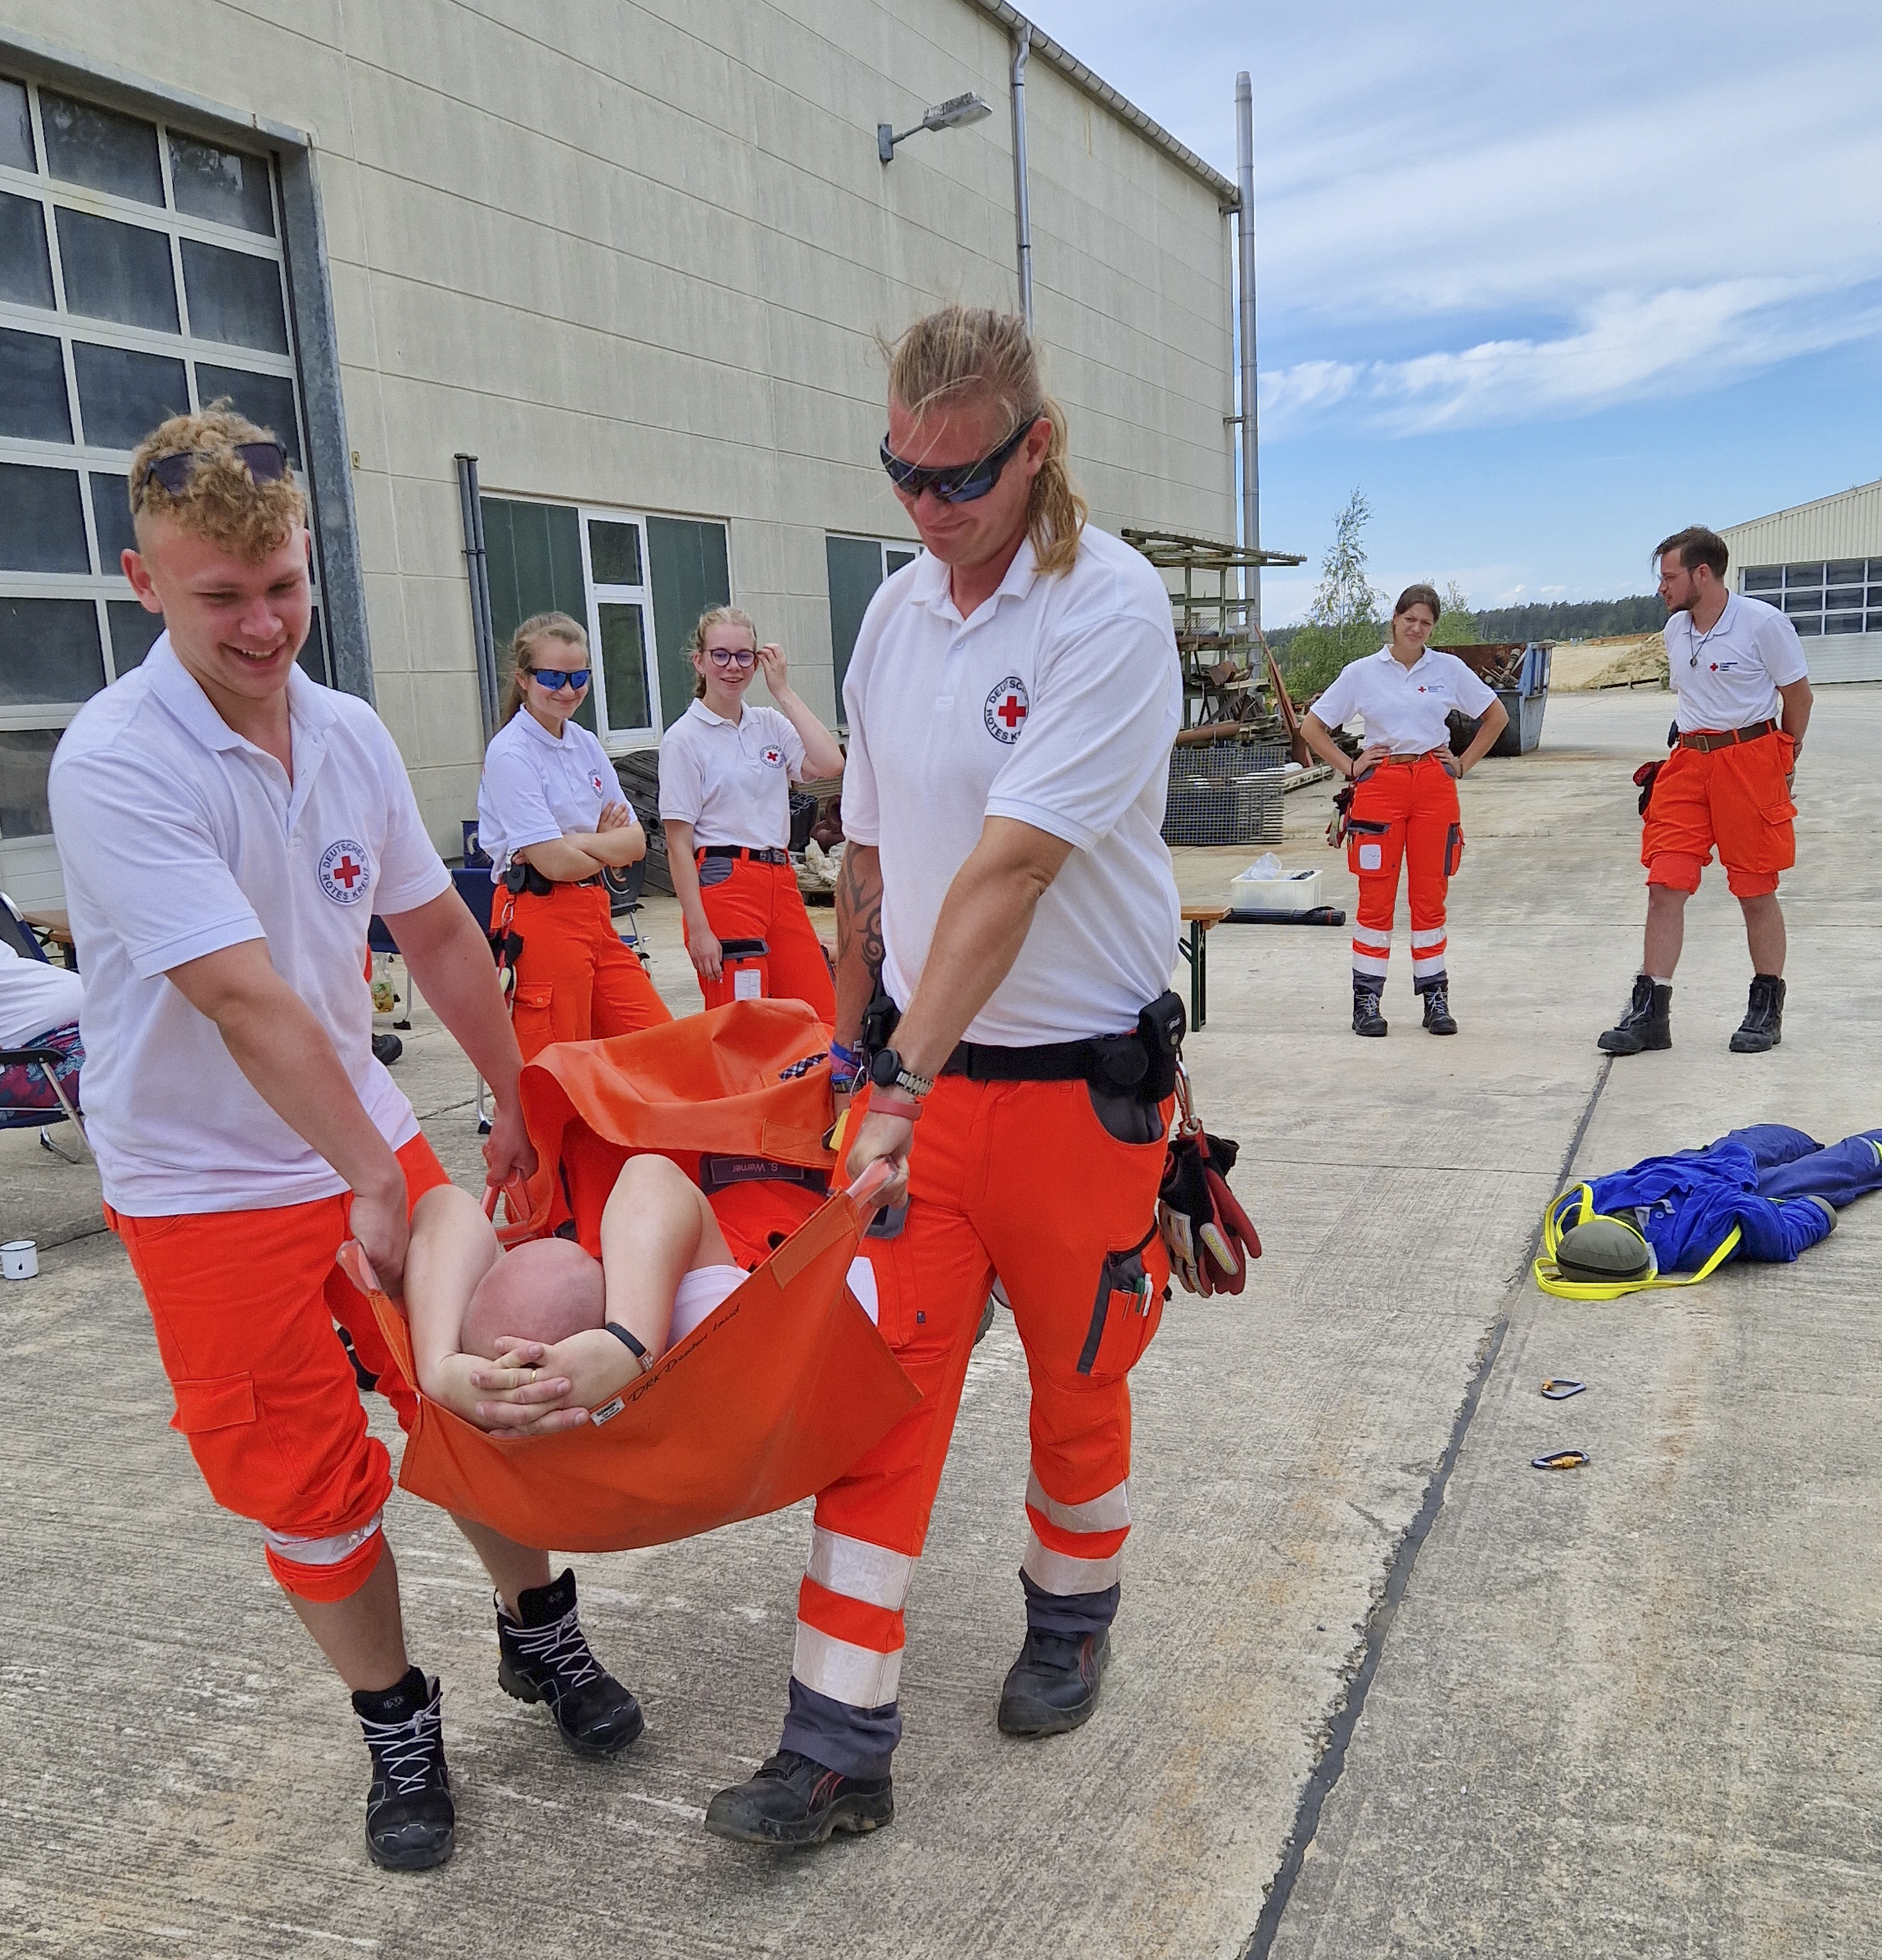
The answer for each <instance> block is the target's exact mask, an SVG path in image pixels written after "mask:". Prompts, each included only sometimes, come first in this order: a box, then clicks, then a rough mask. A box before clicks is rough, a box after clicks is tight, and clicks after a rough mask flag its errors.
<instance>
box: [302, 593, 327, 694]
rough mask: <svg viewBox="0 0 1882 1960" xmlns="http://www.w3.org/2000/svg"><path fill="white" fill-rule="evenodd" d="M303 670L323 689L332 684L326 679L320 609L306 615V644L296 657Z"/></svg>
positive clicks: (325, 654) (325, 658)
mask: <svg viewBox="0 0 1882 1960" xmlns="http://www.w3.org/2000/svg"><path fill="white" fill-rule="evenodd" d="M298 659H299V662H300V664H301V667H302V669H303V671H304V672H305V673H306V674H307V675H308V676H309V677H310V678H311V679H313V680H318V682H319V683H320V685H322V686H323V687H328V686H330V685H332V683H331V682H330V681H329V680H328V678H327V635H326V634H324V633H323V632H322V631H321V629H320V608H318V606H317V607H315V608H314V609H313V612H311V613H308V637H307V644H306V645H305V646H303V648H302V649H301V650H300V653H299V654H298Z"/></svg>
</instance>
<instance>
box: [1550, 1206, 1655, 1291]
mask: <svg viewBox="0 0 1882 1960" xmlns="http://www.w3.org/2000/svg"><path fill="white" fill-rule="evenodd" d="M1555 1265H1556V1267H1557V1270H1559V1272H1560V1273H1561V1275H1562V1277H1563V1278H1564V1280H1579V1281H1582V1282H1584V1283H1585V1284H1590V1285H1618V1284H1621V1283H1623V1282H1625V1281H1627V1280H1645V1279H1651V1277H1652V1276H1653V1270H1654V1260H1653V1253H1652V1250H1651V1248H1650V1247H1649V1245H1647V1242H1646V1240H1645V1239H1644V1238H1643V1237H1642V1236H1641V1235H1640V1233H1639V1232H1638V1231H1636V1230H1635V1228H1634V1227H1633V1226H1632V1225H1630V1224H1628V1223H1627V1222H1626V1220H1625V1219H1618V1218H1610V1217H1609V1216H1608V1215H1607V1214H1605V1213H1603V1212H1597V1213H1595V1216H1594V1217H1593V1218H1591V1219H1584V1220H1583V1222H1582V1223H1581V1224H1579V1225H1571V1226H1569V1229H1568V1230H1567V1231H1565V1232H1564V1233H1563V1235H1562V1237H1561V1241H1560V1243H1559V1245H1557V1246H1556V1248H1555Z"/></svg>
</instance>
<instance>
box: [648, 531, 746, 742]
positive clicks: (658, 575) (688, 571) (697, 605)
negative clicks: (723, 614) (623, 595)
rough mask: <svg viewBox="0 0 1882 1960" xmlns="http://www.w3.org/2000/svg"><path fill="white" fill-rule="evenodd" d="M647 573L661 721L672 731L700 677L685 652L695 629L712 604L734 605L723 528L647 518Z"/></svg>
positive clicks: (690, 698)
mask: <svg viewBox="0 0 1882 1960" xmlns="http://www.w3.org/2000/svg"><path fill="white" fill-rule="evenodd" d="M647 569H648V575H649V583H650V584H651V585H652V586H653V588H654V644H655V648H656V649H657V651H656V659H657V663H658V665H657V671H658V673H659V689H660V720H661V724H662V725H663V726H664V727H671V726H672V725H673V724H674V722H675V721H677V720H679V717H680V716H681V715H683V714H684V713H685V711H686V708H687V705H688V704H689V702H690V701H691V700H692V699H693V682H694V679H695V678H696V676H695V675H694V672H693V662H692V659H691V657H690V656H689V654H688V653H687V651H686V649H687V647H688V646H689V644H690V643H691V640H692V637H693V628H694V625H695V624H697V623H698V620H699V614H700V613H703V612H704V611H705V609H706V608H708V607H709V606H725V605H730V603H731V599H732V585H731V579H730V575H729V573H728V569H727V565H726V557H725V526H724V525H723V524H714V523H710V522H701V521H699V520H698V519H696V518H686V517H649V519H648V520H647Z"/></svg>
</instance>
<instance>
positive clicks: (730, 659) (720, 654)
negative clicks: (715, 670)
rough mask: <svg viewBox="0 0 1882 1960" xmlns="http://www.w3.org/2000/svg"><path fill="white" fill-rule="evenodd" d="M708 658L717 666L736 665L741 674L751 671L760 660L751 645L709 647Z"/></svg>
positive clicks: (707, 650)
mask: <svg viewBox="0 0 1882 1960" xmlns="http://www.w3.org/2000/svg"><path fill="white" fill-rule="evenodd" d="M706 658H707V659H709V660H710V661H711V662H712V664H713V665H714V666H715V667H736V668H737V669H738V670H739V671H740V673H741V674H745V673H748V672H750V669H752V668H753V667H754V666H755V665H756V664H757V661H758V656H757V654H755V653H753V652H752V650H751V649H750V647H708V648H707V649H706Z"/></svg>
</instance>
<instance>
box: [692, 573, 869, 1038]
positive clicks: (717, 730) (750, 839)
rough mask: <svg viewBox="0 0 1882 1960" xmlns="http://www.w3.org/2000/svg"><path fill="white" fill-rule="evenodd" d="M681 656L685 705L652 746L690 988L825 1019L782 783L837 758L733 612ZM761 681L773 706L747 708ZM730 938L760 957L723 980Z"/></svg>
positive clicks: (828, 1008) (824, 966)
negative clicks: (753, 995) (687, 676)
mask: <svg viewBox="0 0 1882 1960" xmlns="http://www.w3.org/2000/svg"><path fill="white" fill-rule="evenodd" d="M691 652H692V656H693V671H694V674H695V675H698V677H699V678H698V680H697V681H696V682H695V684H694V690H693V692H694V700H693V705H691V706H690V707H689V709H688V710H686V712H685V713H684V715H681V716H680V717H679V720H677V721H676V722H674V725H673V726H672V727H671V728H669V730H668V731H667V732H666V736H665V739H664V741H662V742H661V744H660V822H661V825H662V827H664V830H665V832H666V839H667V866H668V868H669V870H670V871H671V872H672V873H673V888H674V895H675V896H676V897H677V898H678V899H679V909H680V915H681V917H682V919H683V920H684V929H685V934H686V950H687V952H688V953H689V955H691V956H692V961H693V970H694V972H695V973H697V974H698V975H699V990H700V992H701V993H703V994H704V995H705V1004H706V1005H707V1006H708V1007H720V1006H723V1005H725V1002H726V1001H728V1000H732V999H734V998H735V996H736V991H737V987H738V983H739V980H740V978H742V977H744V976H745V975H750V976H751V979H752V980H755V982H756V985H757V990H758V995H759V997H760V998H762V999H766V1000H772V999H782V1000H806V1001H808V1002H809V1003H810V1005H811V1006H812V1007H814V1008H815V1009H816V1011H817V1016H818V1017H819V1019H821V1020H822V1021H834V1020H835V1019H836V1017H837V995H836V990H835V988H834V987H833V986H832V985H831V980H830V963H829V961H828V960H827V958H826V957H825V955H824V950H823V942H822V941H821V939H818V938H817V936H816V933H815V932H814V931H813V930H812V929H811V920H810V914H808V913H807V912H806V911H805V909H804V899H803V894H802V893H801V892H799V890H798V889H797V878H796V873H794V872H793V871H792V870H791V849H790V846H791V784H792V783H793V782H801V781H804V780H805V779H806V777H816V776H840V775H841V774H842V768H843V751H842V750H841V749H840V748H838V747H837V738H836V737H835V736H833V735H832V734H831V732H830V731H829V730H828V729H827V728H826V727H825V726H824V725H823V724H822V723H821V721H819V720H817V718H816V715H813V714H812V713H811V710H809V709H808V708H807V707H806V706H805V705H804V703H803V702H802V701H801V700H799V699H798V698H797V696H796V695H795V694H794V693H793V692H792V691H791V686H790V685H789V674H788V670H787V669H786V666H785V660H784V650H783V649H782V648H781V647H777V646H771V645H766V646H760V645H759V644H758V630H757V629H756V628H755V626H754V625H753V624H752V623H751V621H750V618H749V617H747V615H746V614H745V613H741V612H740V611H739V610H738V608H736V607H735V606H715V607H714V608H712V609H711V610H710V612H706V613H701V614H700V615H699V624H698V625H696V626H695V627H694V629H693V644H692V648H691ZM760 674H762V675H764V676H765V685H766V688H767V689H768V690H770V692H771V700H772V701H773V702H774V703H775V704H776V705H775V706H771V707H768V708H767V707H754V706H751V705H748V704H747V702H746V700H745V690H747V689H748V688H750V685H751V684H752V682H753V680H755V679H756V677H757V676H758V675H760ZM734 939H762V940H763V941H764V942H765V944H766V949H767V950H766V952H765V953H764V954H763V955H761V956H760V957H759V958H757V959H755V960H750V961H742V962H740V966H739V971H738V973H737V974H736V975H729V974H727V973H726V971H725V960H724V958H723V956H722V949H723V948H724V946H725V942H726V941H728V940H734ZM747 985H750V982H749V981H748V982H747Z"/></svg>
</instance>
